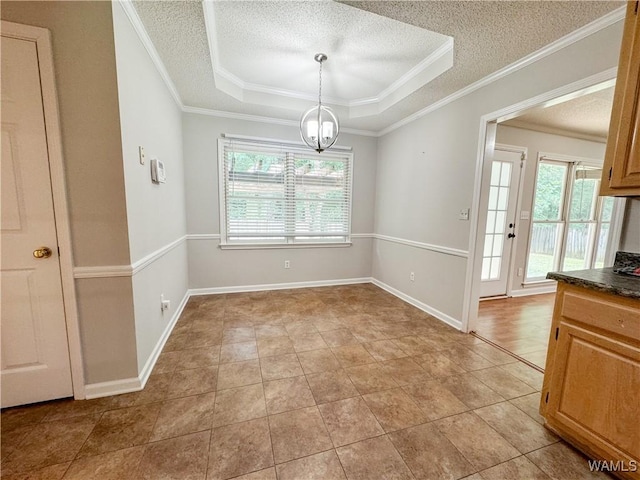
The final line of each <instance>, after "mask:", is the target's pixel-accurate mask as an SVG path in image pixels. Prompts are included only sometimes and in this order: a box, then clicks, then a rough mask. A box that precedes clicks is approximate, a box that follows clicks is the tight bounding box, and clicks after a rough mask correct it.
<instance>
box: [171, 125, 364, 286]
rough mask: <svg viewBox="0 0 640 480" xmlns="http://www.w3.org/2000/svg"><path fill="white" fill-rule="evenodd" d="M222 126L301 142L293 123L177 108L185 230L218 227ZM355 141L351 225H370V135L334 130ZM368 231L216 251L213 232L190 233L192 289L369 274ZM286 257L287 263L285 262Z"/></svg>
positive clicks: (227, 130)
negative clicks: (345, 240)
mask: <svg viewBox="0 0 640 480" xmlns="http://www.w3.org/2000/svg"><path fill="white" fill-rule="evenodd" d="M223 133H228V134H238V135H251V136H255V137H268V138H275V139H282V140H290V141H300V140H299V139H300V136H299V132H298V129H297V128H296V127H290V126H282V125H271V124H266V123H260V122H252V121H244V120H232V119H225V118H217V117H211V116H206V115H199V114H184V115H183V134H184V139H183V141H184V158H185V182H186V198H187V229H188V232H189V234H219V233H220V219H219V207H218V158H217V157H218V143H217V142H218V139H219V138H220V137H221V135H222V134H223ZM338 143H339V144H340V145H348V146H351V147H353V154H354V173H353V209H352V218H353V220H352V232H353V233H369V234H370V233H372V232H373V205H374V187H375V178H376V143H377V142H376V139H375V138H372V137H364V136H358V135H349V134H344V133H343V134H340V138H339V139H338ZM371 242H372V240H371V238H354V239H353V245H352V246H350V247H322V248H304V249H295V248H282V249H280V248H278V249H257V250H221V249H220V248H218V244H219V240H218V239H207V240H189V286H190V288H210V287H230V286H248V285H262V284H274V283H287V282H303V281H321V280H339V279H349V278H362V277H370V276H371ZM284 260H290V261H291V268H290V269H288V270H285V269H284Z"/></svg>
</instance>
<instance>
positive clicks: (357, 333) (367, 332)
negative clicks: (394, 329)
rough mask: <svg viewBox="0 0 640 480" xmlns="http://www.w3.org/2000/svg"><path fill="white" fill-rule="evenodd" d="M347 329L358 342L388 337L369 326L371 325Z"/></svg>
mask: <svg viewBox="0 0 640 480" xmlns="http://www.w3.org/2000/svg"><path fill="white" fill-rule="evenodd" d="M349 331H350V332H351V333H352V334H353V336H354V337H355V338H356V340H358V342H360V343H371V342H376V341H379V340H387V339H388V337H387V335H386V334H384V333H382V332H380V331H378V330H376V329H375V328H374V327H371V326H363V327H350V328H349ZM369 353H371V352H369Z"/></svg>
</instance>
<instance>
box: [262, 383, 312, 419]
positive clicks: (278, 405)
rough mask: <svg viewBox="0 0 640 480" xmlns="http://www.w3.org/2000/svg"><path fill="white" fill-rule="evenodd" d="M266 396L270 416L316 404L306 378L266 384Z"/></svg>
mask: <svg viewBox="0 0 640 480" xmlns="http://www.w3.org/2000/svg"><path fill="white" fill-rule="evenodd" d="M264 396H265V400H266V404H267V412H268V413H269V415H275V414H277V413H282V412H287V411H289V410H297V409H299V408H304V407H311V406H313V405H315V404H316V402H315V400H314V398H313V394H312V393H311V389H310V388H309V385H308V383H307V379H306V378H305V377H304V376H302V377H292V378H283V379H281V380H273V381H271V382H265V383H264Z"/></svg>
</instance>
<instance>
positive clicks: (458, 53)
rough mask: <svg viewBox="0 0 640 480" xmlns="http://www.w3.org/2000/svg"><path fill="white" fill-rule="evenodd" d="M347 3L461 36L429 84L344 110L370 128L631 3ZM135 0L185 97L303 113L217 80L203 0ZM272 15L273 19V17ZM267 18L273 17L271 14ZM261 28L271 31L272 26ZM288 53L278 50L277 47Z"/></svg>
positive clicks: (241, 109)
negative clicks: (361, 109)
mask: <svg viewBox="0 0 640 480" xmlns="http://www.w3.org/2000/svg"><path fill="white" fill-rule="evenodd" d="M232 3H235V2H232ZM238 3H242V4H243V7H242V8H243V9H249V11H250V10H251V9H252V8H255V9H256V11H257V10H258V9H259V8H260V7H261V5H262V2H251V1H241V2H238ZM287 3H288V4H289V5H290V6H291V7H292V8H293V9H295V8H296V5H297V6H299V7H301V5H303V4H304V3H307V2H295V1H292V2H287ZM341 3H343V4H344V6H346V5H349V6H350V7H353V8H357V9H360V10H364V11H367V12H371V13H375V14H378V15H381V16H383V17H386V18H388V19H394V20H397V21H400V22H403V23H405V24H407V25H413V26H414V27H419V28H422V29H425V30H430V31H433V32H438V33H440V34H443V35H448V36H451V37H453V38H454V41H455V47H454V66H453V68H451V69H450V70H448V71H446V72H445V73H443V74H442V75H440V76H438V77H437V78H435V79H434V80H433V81H432V82H430V83H429V84H428V85H426V86H424V87H421V88H419V89H418V90H416V91H415V92H414V93H411V94H410V95H408V96H406V97H405V98H403V99H402V100H401V101H399V102H398V103H396V104H395V105H393V106H391V107H389V108H388V109H387V110H386V111H385V112H384V114H383V115H373V116H367V117H362V118H352V119H349V118H344V117H343V118H341V121H342V125H343V126H344V127H350V128H356V129H365V130H371V131H379V130H382V129H384V128H385V127H387V126H389V125H391V124H393V123H395V122H397V121H399V120H402V119H403V118H405V117H407V116H409V115H410V114H412V113H415V112H416V111H418V110H421V109H423V108H425V107H427V106H428V105H431V104H432V103H434V102H436V101H438V100H440V99H442V98H444V97H446V96H448V95H450V94H452V93H454V92H456V91H458V90H460V89H461V88H464V87H465V86H467V85H470V84H471V83H473V82H475V81H477V80H480V79H481V78H483V77H485V76H487V75H489V74H491V73H493V72H495V71H497V70H499V69H501V68H503V67H505V66H507V65H509V64H511V63H513V62H515V61H517V60H519V59H520V58H522V57H524V56H526V55H528V54H530V53H532V52H534V51H536V50H538V49H540V48H542V47H544V46H545V45H547V44H549V43H551V42H553V41H554V40H557V39H559V38H561V37H563V36H565V35H567V34H569V33H571V32H572V31H574V30H576V29H578V28H579V27H582V26H584V25H586V24H587V23H589V22H591V21H593V20H595V19H597V18H599V17H601V16H603V15H605V14H606V13H609V12H611V11H612V10H615V9H617V8H619V7H620V6H621V5H623V4H624V3H623V2H618V1H585V2H580V8H575V5H576V3H577V2H567V1H557V2H555V1H554V2H546V1H513V2H512V1H492V2H488V1H467V2H463V1H417V2H410V1H398V2H396V1H380V2H374V1H363V2H341ZM134 5H135V8H136V10H137V12H138V15H139V16H140V18H141V20H142V23H143V25H144V27H145V29H146V30H147V33H148V34H149V37H150V38H151V40H152V41H153V43H154V45H155V47H156V49H157V51H158V53H159V55H160V58H161V59H162V61H163V62H164V64H165V67H166V69H167V71H168V73H169V75H170V77H171V79H172V80H173V82H174V83H175V85H176V88H177V90H178V92H179V94H180V96H181V98H182V101H183V103H184V104H185V105H187V106H193V107H201V108H207V109H213V110H218V111H228V112H235V113H243V114H251V115H259V116H265V117H274V118H282V119H290V120H298V119H299V116H300V113H298V112H295V111H293V110H290V109H286V108H279V107H278V106H264V105H255V104H249V103H246V102H242V101H240V100H238V99H236V98H234V97H232V96H230V95H228V94H226V93H223V92H222V91H220V90H218V89H217V88H216V86H215V81H214V75H213V69H212V63H211V57H210V55H209V46H208V41H207V31H206V27H205V18H204V13H203V8H202V4H201V3H200V2H199V1H197V0H186V1H185V0H182V1H138V2H134ZM301 8H302V7H301ZM284 20H286V19H283V21H284ZM315 20H316V21H317V22H318V24H319V25H320V24H322V23H323V22H324V19H323V18H317V19H315ZM270 22H273V19H272V20H270ZM265 25H269V23H267V22H265ZM239 27H241V25H240V26H239ZM245 28H246V27H245ZM245 28H238V29H237V35H238V38H239V39H240V40H243V39H244V40H246V39H248V38H249V37H251V36H252V35H253V32H252V31H247V30H246V29H245ZM318 28H320V27H318ZM232 30H233V29H231V30H230V31H232ZM262 31H263V32H267V33H268V31H269V30H268V29H262ZM343 33H344V35H345V38H346V37H349V39H350V40H353V38H356V39H357V41H358V42H360V43H362V44H363V45H367V42H368V38H367V36H366V35H365V34H364V32H363V31H360V30H359V27H358V25H350V26H349V28H346V27H345V29H344V32H343ZM236 41H238V40H237V39H236ZM393 47H394V49H393V50H392V51H389V50H385V51H384V56H385V58H386V61H388V62H390V64H391V65H394V64H395V61H396V60H395V59H396V57H400V58H402V57H403V56H404V55H406V53H405V51H404V41H403V38H398V39H397V40H396V41H395V42H393ZM282 53H283V52H273V55H281V54H282ZM314 53H316V52H315V51H311V52H309V55H310V56H313V54H314ZM325 53H327V54H328V55H329V58H332V54H333V53H334V52H333V51H332V50H331V48H327V51H326V52H325ZM260 55H261V56H264V55H265V53H264V51H261V53H260ZM223 56H224V53H221V54H220V57H223ZM252 57H253V58H252ZM385 58H382V60H383V61H381V62H379V63H380V65H384V60H385ZM242 61H243V62H245V65H252V64H253V62H254V61H264V59H258V58H257V56H256V57H254V54H252V53H250V54H249V55H248V56H247V57H246V58H243V59H242ZM353 61H354V62H357V60H353ZM314 63H315V62H314ZM377 73H378V72H376V71H371V72H367V73H366V74H365V73H361V75H368V76H369V77H371V78H376V75H377ZM309 106H311V104H310V105H309Z"/></svg>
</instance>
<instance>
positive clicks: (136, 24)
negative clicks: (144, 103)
mask: <svg viewBox="0 0 640 480" xmlns="http://www.w3.org/2000/svg"><path fill="white" fill-rule="evenodd" d="M114 3H117V4H118V5H120V7H122V10H124V13H125V14H126V15H127V18H128V19H129V22H131V26H132V27H133V29H134V30H135V32H136V33H137V34H138V38H139V39H140V41H141V42H142V45H143V46H144V48H145V49H146V50H147V53H148V54H149V57H151V61H152V62H153V65H154V66H155V67H156V70H158V73H159V74H160V76H161V77H162V80H164V83H165V85H166V86H167V89H168V90H169V93H170V94H171V96H172V97H173V100H174V101H175V102H176V104H177V105H178V107H179V108H182V107H183V103H182V98H180V94H179V93H178V89H177V88H176V86H175V84H174V83H173V80H171V77H170V76H169V72H168V71H167V69H166V67H165V65H164V62H163V61H162V59H161V58H160V55H159V54H158V51H157V50H156V47H155V45H154V44H153V42H152V41H151V37H149V34H148V33H147V30H146V28H144V25H143V23H142V20H141V19H140V16H139V15H138V12H137V11H136V9H135V7H134V6H133V3H132V0H117V1H115V2H114Z"/></svg>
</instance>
